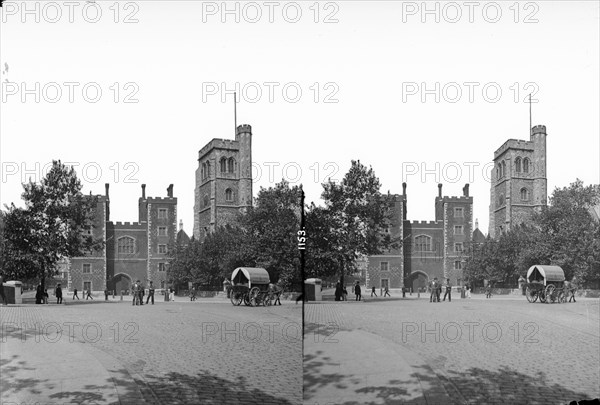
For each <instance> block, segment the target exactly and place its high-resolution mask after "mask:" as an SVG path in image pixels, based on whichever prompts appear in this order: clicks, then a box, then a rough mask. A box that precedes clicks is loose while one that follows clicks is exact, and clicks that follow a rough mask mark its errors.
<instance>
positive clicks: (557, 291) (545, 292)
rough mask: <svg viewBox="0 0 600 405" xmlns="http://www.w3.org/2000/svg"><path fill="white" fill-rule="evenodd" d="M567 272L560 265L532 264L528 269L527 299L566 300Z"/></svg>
mask: <svg viewBox="0 0 600 405" xmlns="http://www.w3.org/2000/svg"><path fill="white" fill-rule="evenodd" d="M564 282H565V272H564V271H563V269H561V268H560V267H559V266H541V265H535V266H531V267H530V268H529V270H527V283H526V284H525V296H526V297H527V301H529V302H536V301H537V300H538V298H539V300H540V302H545V303H551V302H557V301H558V302H565V301H566V293H565V290H564Z"/></svg>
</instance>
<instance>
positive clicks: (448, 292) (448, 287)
mask: <svg viewBox="0 0 600 405" xmlns="http://www.w3.org/2000/svg"><path fill="white" fill-rule="evenodd" d="M446 296H448V302H451V301H452V284H450V279H449V278H447V279H446V292H445V293H444V299H443V301H446Z"/></svg>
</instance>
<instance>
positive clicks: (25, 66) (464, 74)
mask: <svg viewBox="0 0 600 405" xmlns="http://www.w3.org/2000/svg"><path fill="white" fill-rule="evenodd" d="M599 32H600V30H599V3H598V2H595V1H580V2H577V1H568V2H567V1H564V2H563V1H536V2H518V3H517V2H512V1H508V2H505V1H498V2H477V1H476V2H434V1H430V2H421V1H419V2H410V1H408V2H402V1H397V2H393V1H334V2H327V1H322V2H315V1H299V2H278V1H273V2H268V1H265V2H262V1H259V2H235V1H228V2H226V3H225V2H221V1H219V2H202V1H169V2H159V1H150V0H149V1H132V2H126V1H122V2H118V3H117V2H115V1H95V2H91V1H88V2H77V1H75V2H72V3H69V2H36V1H30V2H27V3H24V2H10V1H8V2H5V3H4V7H3V8H2V9H1V11H0V70H1V72H2V73H1V75H0V81H1V87H0V92H1V94H0V95H1V98H2V100H1V104H0V161H1V173H0V175H1V176H0V177H1V179H0V181H1V182H0V203H1V204H2V206H4V204H10V203H11V202H14V203H15V204H16V205H18V206H21V205H22V201H21V200H20V198H21V197H20V196H21V192H22V182H23V181H28V180H29V179H31V180H32V181H39V180H40V179H41V177H42V176H43V175H44V173H45V169H44V168H46V170H47V168H48V166H47V165H48V164H49V163H50V162H51V161H52V160H53V159H60V160H62V161H63V162H67V163H70V164H73V165H74V166H75V169H76V170H77V173H78V175H79V177H80V179H81V180H82V183H83V192H84V193H86V194H88V193H89V192H90V191H91V192H92V193H94V194H103V193H104V183H110V199H111V220H113V221H136V220H137V219H138V213H137V200H138V198H139V197H140V195H141V184H146V185H147V187H146V193H147V195H149V196H155V197H165V196H166V193H167V191H166V189H167V187H168V186H169V184H174V195H175V196H176V197H177V198H178V222H179V219H181V220H182V221H183V224H184V229H185V230H186V232H188V234H191V233H192V229H193V215H194V213H193V206H194V186H195V171H196V168H197V165H198V161H197V159H198V151H199V150H200V149H201V148H202V147H203V146H204V145H205V144H206V143H208V142H209V141H210V140H211V139H213V138H225V139H233V138H234V114H233V110H234V108H233V94H232V93H233V91H234V90H236V89H237V90H238V104H237V123H238V124H250V125H252V129H253V138H252V142H253V144H252V147H253V156H252V159H253V167H254V171H253V173H254V196H256V195H257V193H258V191H259V189H260V188H261V187H270V186H273V185H274V184H275V183H277V182H279V181H281V179H282V178H284V179H286V180H288V181H289V182H290V183H292V184H302V185H303V187H304V190H305V191H306V195H307V202H311V201H314V202H315V203H317V204H321V201H320V195H321V192H322V186H321V183H323V182H324V181H326V180H327V179H329V178H331V179H333V180H341V179H342V178H343V176H344V174H345V173H346V172H347V170H348V169H349V167H350V162H351V161H352V160H360V161H361V163H363V164H365V165H367V166H371V167H372V168H373V169H374V171H375V173H376V175H377V176H378V177H379V179H380V181H381V184H382V190H381V191H382V192H387V191H388V190H389V191H390V192H391V193H401V192H402V182H406V183H407V194H408V219H410V220H433V219H434V199H435V196H436V195H437V184H438V183H442V184H443V194H444V195H448V196H451V195H462V188H463V186H464V184H465V183H470V184H471V186H470V194H471V195H472V196H473V197H474V218H473V219H474V220H475V219H477V220H478V221H479V226H480V229H481V230H482V231H483V232H484V233H487V231H488V222H489V203H490V182H489V171H490V162H491V161H492V159H493V153H494V151H495V150H496V149H498V148H499V147H500V146H501V145H502V144H503V143H504V142H505V141H506V140H507V139H511V138H512V139H524V140H528V139H529V120H530V114H529V111H530V105H529V103H528V95H529V94H530V93H531V94H532V96H531V97H532V103H531V111H532V123H533V125H546V127H547V133H548V137H547V178H548V194H549V195H550V194H551V192H552V190H553V189H554V188H556V187H565V186H568V185H569V184H570V183H572V182H573V181H575V180H576V179H577V178H579V179H581V180H583V181H584V183H585V184H586V185H587V184H591V183H596V184H597V183H600V167H599V164H600V163H599V160H600V159H599V157H600V156H599V155H600V136H599V134H600V128H599V113H598V112H599V111H600V105H599V98H600V97H599V95H600V90H599V89H600V83H599V77H600V74H599V73H600V69H599V49H600V44H599V42H600V41H599Z"/></svg>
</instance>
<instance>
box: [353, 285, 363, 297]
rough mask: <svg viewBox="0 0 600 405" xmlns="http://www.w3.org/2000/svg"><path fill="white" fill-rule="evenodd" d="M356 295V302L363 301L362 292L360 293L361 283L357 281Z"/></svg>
mask: <svg viewBox="0 0 600 405" xmlns="http://www.w3.org/2000/svg"><path fill="white" fill-rule="evenodd" d="M354 294H356V301H361V298H362V297H361V295H360V294H361V291H360V283H359V282H358V281H357V282H356V285H355V286H354Z"/></svg>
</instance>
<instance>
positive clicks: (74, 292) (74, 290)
mask: <svg viewBox="0 0 600 405" xmlns="http://www.w3.org/2000/svg"><path fill="white" fill-rule="evenodd" d="M75 297H77V299H79V295H77V288H75V289H73V300H75Z"/></svg>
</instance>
